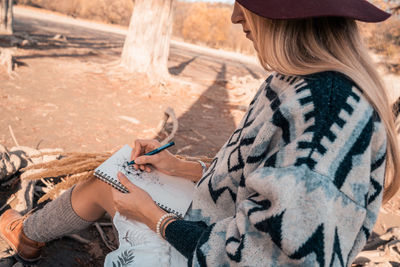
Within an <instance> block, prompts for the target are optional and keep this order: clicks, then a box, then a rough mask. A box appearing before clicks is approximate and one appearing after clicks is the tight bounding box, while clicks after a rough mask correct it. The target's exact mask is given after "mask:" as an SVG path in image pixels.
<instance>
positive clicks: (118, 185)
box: [94, 170, 183, 218]
mask: <svg viewBox="0 0 400 267" xmlns="http://www.w3.org/2000/svg"><path fill="white" fill-rule="evenodd" d="M94 176H96V177H97V178H99V179H100V180H101V181H103V182H105V183H107V184H109V185H111V186H112V187H114V188H115V189H117V190H119V191H121V192H122V193H129V191H128V189H126V187H125V186H124V185H123V184H121V183H120V182H119V181H117V180H114V179H113V178H112V177H111V176H110V175H107V174H106V173H104V172H102V171H99V170H97V171H96V172H95V173H94ZM155 203H156V204H157V205H158V206H159V207H160V208H162V209H163V210H165V211H166V212H169V213H173V214H175V215H176V216H178V217H180V218H182V217H183V215H182V213H180V212H178V211H175V210H174V209H171V208H169V207H167V206H165V205H163V204H161V203H160V202H157V201H155Z"/></svg>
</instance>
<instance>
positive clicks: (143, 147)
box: [131, 139, 181, 175]
mask: <svg viewBox="0 0 400 267" xmlns="http://www.w3.org/2000/svg"><path fill="white" fill-rule="evenodd" d="M160 146H161V144H160V142H158V141H157V140H149V139H138V140H135V144H134V146H133V148H132V153H131V160H134V161H135V164H134V165H133V167H134V168H135V169H136V170H138V169H141V170H142V171H147V172H150V171H151V168H150V166H149V165H152V166H153V167H154V168H155V169H157V170H158V171H160V172H162V173H165V174H168V175H177V172H178V170H179V168H180V163H181V162H180V160H179V159H178V158H177V157H175V156H174V155H173V154H171V153H170V152H169V151H168V150H166V149H165V150H163V151H161V152H160V153H157V154H155V155H152V156H145V155H144V154H146V153H148V152H150V151H152V150H154V149H156V148H158V147H160Z"/></svg>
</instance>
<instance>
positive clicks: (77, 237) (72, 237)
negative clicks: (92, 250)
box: [67, 234, 91, 245]
mask: <svg viewBox="0 0 400 267" xmlns="http://www.w3.org/2000/svg"><path fill="white" fill-rule="evenodd" d="M67 236H68V237H69V238H71V239H73V240H75V241H78V242H79V243H82V244H85V245H87V244H90V243H91V242H90V240H87V239H86V238H83V237H81V236H80V235H77V234H70V235H67Z"/></svg>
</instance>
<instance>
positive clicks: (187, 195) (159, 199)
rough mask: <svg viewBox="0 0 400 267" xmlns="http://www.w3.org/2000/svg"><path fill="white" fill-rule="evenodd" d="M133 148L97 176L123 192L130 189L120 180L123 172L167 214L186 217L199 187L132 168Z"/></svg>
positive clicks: (115, 156)
mask: <svg viewBox="0 0 400 267" xmlns="http://www.w3.org/2000/svg"><path fill="white" fill-rule="evenodd" d="M131 151H132V148H131V147H130V146H129V145H125V146H124V147H123V148H121V149H120V150H118V151H117V152H116V153H114V154H113V155H112V156H111V157H110V158H108V159H107V160H106V161H105V162H104V163H102V164H101V165H100V166H99V167H97V168H96V169H95V170H94V175H95V176H96V177H97V178H99V179H100V180H102V181H103V182H106V183H108V184H109V185H111V186H113V187H114V188H116V189H118V190H119V191H121V192H124V193H127V192H128V190H127V188H126V187H125V186H123V185H122V184H121V183H120V182H119V180H118V177H117V173H118V172H119V171H120V172H122V173H123V174H125V176H126V177H127V178H128V179H129V180H130V181H131V182H132V183H133V184H135V185H136V186H139V187H140V188H142V189H143V190H145V191H146V192H147V193H149V195H150V196H151V197H152V198H153V200H154V201H155V202H156V203H157V205H158V206H160V207H161V208H162V209H164V210H165V211H167V212H171V213H174V214H176V215H177V216H180V217H183V216H185V214H186V212H187V210H188V208H189V206H190V203H191V202H192V197H193V190H194V187H195V184H194V183H193V182H191V181H190V180H187V179H185V178H182V177H175V176H170V175H166V174H164V173H161V172H159V171H157V170H154V169H152V171H151V172H150V173H148V172H143V171H140V170H139V171H138V170H135V169H134V168H133V166H129V165H128V162H129V161H130V156H131Z"/></svg>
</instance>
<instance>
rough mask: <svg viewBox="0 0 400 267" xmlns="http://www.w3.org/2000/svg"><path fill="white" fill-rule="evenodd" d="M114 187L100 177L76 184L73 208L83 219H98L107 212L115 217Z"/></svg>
mask: <svg viewBox="0 0 400 267" xmlns="http://www.w3.org/2000/svg"><path fill="white" fill-rule="evenodd" d="M111 190H112V187H111V186H110V185H108V184H106V183H104V182H102V181H100V180H99V179H90V180H88V181H85V182H83V183H80V184H78V185H76V186H75V188H74V190H73V191H72V196H71V204H72V208H73V209H74V211H75V212H76V214H77V215H79V216H80V217H81V218H82V219H84V220H86V221H90V222H93V221H97V220H98V219H100V218H101V217H102V216H103V215H104V213H105V212H107V213H108V214H110V216H111V217H114V214H115V209H114V204H113V200H112V195H111Z"/></svg>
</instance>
